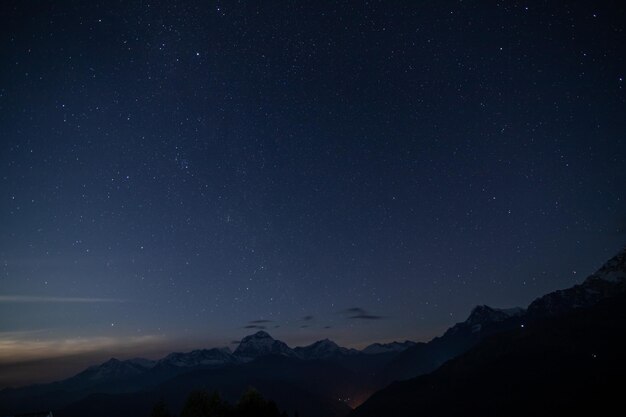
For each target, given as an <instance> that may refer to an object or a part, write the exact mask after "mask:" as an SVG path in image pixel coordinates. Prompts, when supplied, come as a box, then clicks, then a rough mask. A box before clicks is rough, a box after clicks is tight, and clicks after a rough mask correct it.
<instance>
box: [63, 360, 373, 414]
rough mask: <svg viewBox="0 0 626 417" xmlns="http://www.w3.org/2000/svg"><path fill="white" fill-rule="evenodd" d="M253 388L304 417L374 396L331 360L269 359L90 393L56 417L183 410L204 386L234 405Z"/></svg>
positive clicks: (367, 386)
mask: <svg viewBox="0 0 626 417" xmlns="http://www.w3.org/2000/svg"><path fill="white" fill-rule="evenodd" d="M250 386H253V387H254V388H256V389H257V390H258V391H259V392H260V393H261V394H263V396H264V397H265V398H268V399H271V400H273V401H275V402H276V403H277V404H278V405H279V407H280V408H281V409H284V410H288V411H289V410H290V411H295V410H298V412H299V415H300V416H302V417H333V416H345V415H346V414H348V413H349V412H350V407H349V406H348V403H349V401H350V399H352V398H355V397H357V396H358V395H361V394H362V393H366V394H370V393H371V392H373V386H372V385H371V384H369V383H368V382H367V381H365V380H364V378H363V377H362V376H360V375H357V374H354V373H352V372H350V371H348V370H345V369H342V368H340V367H338V366H336V365H333V364H330V363H328V362H322V361H302V360H298V359H294V358H289V357H285V356H282V355H281V356H266V357H263V358H260V359H258V360H255V361H253V362H250V363H247V364H244V365H237V366H230V367H225V368H220V369H207V370H199V371H192V372H189V373H186V374H182V375H179V376H177V377H174V378H172V379H171V380H168V381H167V382H165V383H162V384H161V385H159V386H158V387H155V388H154V389H150V390H149V391H144V392H139V393H132V394H119V395H111V394H95V395H91V396H89V397H86V398H85V399H83V400H81V401H78V402H76V403H74V404H71V405H69V406H67V407H65V408H63V409H61V410H58V412H55V416H59V417H74V416H76V417H79V416H85V415H89V416H92V417H98V416H102V417H104V416H111V415H115V416H117V417H126V416H128V417H131V416H138V415H142V414H146V413H148V412H149V410H150V408H151V407H152V406H153V405H154V403H155V402H156V401H157V400H158V399H164V400H165V401H166V402H167V403H168V404H169V405H170V407H171V408H172V409H173V410H180V407H182V404H183V402H184V400H185V398H186V397H187V395H188V394H189V393H190V392H191V391H193V390H197V389H201V388H202V389H207V390H209V391H213V390H217V391H219V392H220V393H221V394H222V396H223V397H224V398H225V399H226V400H228V401H231V402H235V401H236V400H237V399H238V398H239V396H240V395H241V394H242V393H243V392H244V391H246V389H247V388H248V387H250Z"/></svg>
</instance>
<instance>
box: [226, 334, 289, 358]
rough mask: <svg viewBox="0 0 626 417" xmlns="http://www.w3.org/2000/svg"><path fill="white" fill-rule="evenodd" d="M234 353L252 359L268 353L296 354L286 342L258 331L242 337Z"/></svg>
mask: <svg viewBox="0 0 626 417" xmlns="http://www.w3.org/2000/svg"><path fill="white" fill-rule="evenodd" d="M234 355H235V356H237V357H239V358H242V359H254V358H258V357H261V356H268V355H283V356H296V354H295V352H294V351H293V350H292V349H291V348H290V347H289V346H287V344H286V343H284V342H281V341H280V340H276V339H274V338H273V337H272V336H270V335H269V333H267V332H264V331H262V330H261V331H258V332H256V333H255V334H252V335H249V336H246V337H244V338H243V339H242V340H241V342H240V343H239V346H238V347H237V349H235V352H234Z"/></svg>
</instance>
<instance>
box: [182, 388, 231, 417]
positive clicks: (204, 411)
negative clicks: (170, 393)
mask: <svg viewBox="0 0 626 417" xmlns="http://www.w3.org/2000/svg"><path fill="white" fill-rule="evenodd" d="M229 411H230V410H229V407H228V404H227V403H225V402H224V401H222V398H221V397H220V395H219V394H218V393H217V392H213V393H212V394H209V393H208V392H206V391H204V390H200V391H194V392H192V393H191V394H189V397H187V401H186V402H185V405H184V406H183V411H182V412H181V413H180V417H228V416H230V412H229Z"/></svg>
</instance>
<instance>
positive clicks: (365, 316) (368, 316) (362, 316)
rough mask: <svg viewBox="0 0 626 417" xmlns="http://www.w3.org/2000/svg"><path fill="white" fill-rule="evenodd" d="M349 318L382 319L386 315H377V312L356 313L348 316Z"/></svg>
mask: <svg viewBox="0 0 626 417" xmlns="http://www.w3.org/2000/svg"><path fill="white" fill-rule="evenodd" d="M348 318H349V319H360V320H380V319H384V318H385V317H384V316H377V315H375V314H356V315H354V316H350V317H348Z"/></svg>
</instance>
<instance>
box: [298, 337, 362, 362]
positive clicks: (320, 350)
mask: <svg viewBox="0 0 626 417" xmlns="http://www.w3.org/2000/svg"><path fill="white" fill-rule="evenodd" d="M294 352H295V353H296V354H297V355H298V357H299V358H300V359H305V360H312V359H327V358H330V357H333V356H339V355H354V354H357V353H358V351H357V350H355V349H348V348H344V347H341V346H339V345H338V344H337V343H335V342H333V341H332V340H329V339H324V340H318V341H317V342H315V343H312V344H310V345H308V346H301V347H296V348H294Z"/></svg>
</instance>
